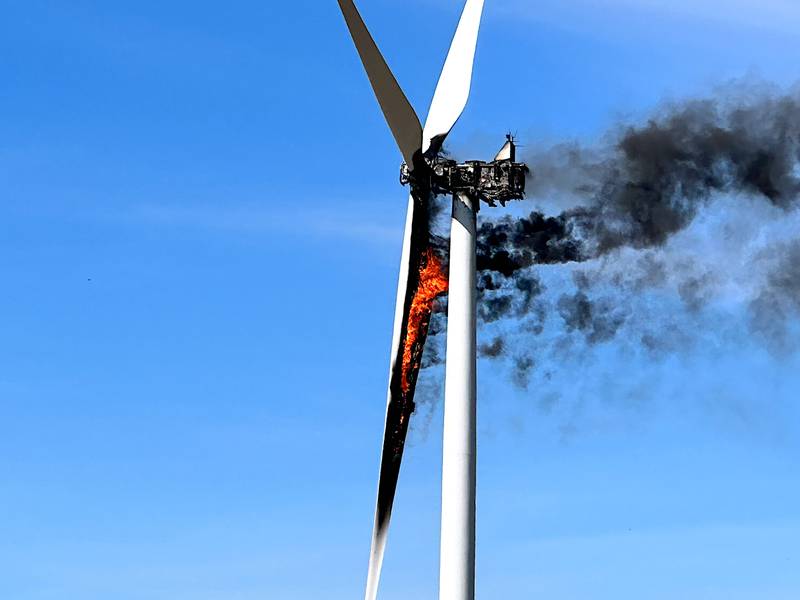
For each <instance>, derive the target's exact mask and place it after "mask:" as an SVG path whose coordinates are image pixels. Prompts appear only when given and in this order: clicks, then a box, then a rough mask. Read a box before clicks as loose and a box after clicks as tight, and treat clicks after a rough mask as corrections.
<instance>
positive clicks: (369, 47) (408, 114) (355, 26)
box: [339, 0, 422, 169]
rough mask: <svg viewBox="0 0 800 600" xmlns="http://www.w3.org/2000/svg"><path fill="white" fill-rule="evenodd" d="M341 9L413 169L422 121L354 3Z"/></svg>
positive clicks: (345, 1) (346, 0) (342, 0)
mask: <svg viewBox="0 0 800 600" xmlns="http://www.w3.org/2000/svg"><path fill="white" fill-rule="evenodd" d="M339 8H341V9H342V14H343V15H344V18H345V21H346V22H347V27H348V28H349V29H350V35H351V36H352V37H353V42H355V45H356V49H357V50H358V54H359V55H360V56H361V62H362V63H363V65H364V69H365V70H366V71H367V76H368V77H369V81H370V83H371V84H372V90H373V91H374V92H375V97H376V98H377V99H378V103H379V104H380V105H381V110H382V111H383V116H384V117H385V118H386V122H387V123H388V124H389V128H390V129H391V130H392V135H394V139H395V141H396V142H397V145H398V147H399V148H400V152H401V153H402V154H403V158H404V159H405V161H406V164H407V165H408V168H409V169H413V168H414V167H413V164H414V154H415V153H416V152H417V151H418V150H419V149H420V146H421V145H422V125H420V122H419V117H417V113H416V112H414V108H413V107H412V106H411V104H410V103H409V101H408V99H407V98H406V96H405V94H404V93H403V90H402V89H401V88H400V85H399V84H398V83H397V80H396V79H395V78H394V75H393V74H392V71H391V70H390V69H389V66H388V65H387V64H386V61H385V60H384V59H383V56H382V55H381V52H380V50H379V49H378V46H377V45H376V44H375V41H374V40H373V39H372V36H371V35H370V33H369V30H368V29H367V26H366V25H364V21H363V20H362V19H361V15H360V14H359V13H358V9H357V8H356V6H355V4H354V3H353V0H339Z"/></svg>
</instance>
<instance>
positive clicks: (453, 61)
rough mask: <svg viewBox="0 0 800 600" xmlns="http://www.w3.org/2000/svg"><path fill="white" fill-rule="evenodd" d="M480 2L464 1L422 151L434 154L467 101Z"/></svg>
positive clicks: (425, 132) (435, 97) (479, 21)
mask: <svg viewBox="0 0 800 600" xmlns="http://www.w3.org/2000/svg"><path fill="white" fill-rule="evenodd" d="M483 2H484V0H467V3H466V5H465V6H464V12H463V13H462V14H461V20H460V21H459V23H458V29H456V34H455V37H453V42H452V44H451V45H450V51H449V52H448V54H447V60H445V63H444V68H443V69H442V74H441V75H440V76H439V83H438V85H437V86H436V92H435V93H434V95H433V101H432V102H431V108H430V111H429V112H428V119H427V121H426V123H425V129H424V131H423V134H422V151H423V153H427V152H428V151H429V150H430V151H432V152H434V153H435V152H438V151H439V149H440V148H441V146H442V143H443V142H444V139H445V138H446V137H447V134H449V133H450V130H451V129H452V128H453V125H455V123H456V121H458V118H459V117H460V116H461V113H462V112H464V107H465V106H466V105H467V99H468V98H469V89H470V85H471V83H472V65H473V62H474V60H475V47H476V46H477V43H478V30H479V29H480V25H481V15H482V14H483Z"/></svg>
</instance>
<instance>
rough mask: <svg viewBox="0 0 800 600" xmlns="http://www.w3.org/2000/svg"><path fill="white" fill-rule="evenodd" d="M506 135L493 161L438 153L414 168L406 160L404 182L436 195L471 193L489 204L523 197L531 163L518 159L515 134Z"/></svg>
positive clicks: (402, 179) (402, 169)
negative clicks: (528, 164) (518, 160)
mask: <svg viewBox="0 0 800 600" xmlns="http://www.w3.org/2000/svg"><path fill="white" fill-rule="evenodd" d="M506 137H507V140H506V143H505V145H504V146H503V148H502V149H501V150H500V152H499V153H498V155H497V157H496V158H495V160H493V161H492V162H489V163H487V162H484V161H480V160H470V161H467V162H464V163H458V162H457V161H455V160H450V159H447V158H444V157H442V156H440V155H436V156H435V157H434V158H433V159H431V160H427V159H425V160H424V161H419V160H417V161H416V165H415V168H414V169H413V170H412V169H410V168H409V167H408V165H407V164H406V163H403V164H402V165H401V166H400V183H401V184H403V185H410V186H411V187H412V188H416V189H420V188H421V189H424V190H426V191H429V192H431V193H433V194H435V195H456V194H469V195H470V196H472V197H473V198H477V199H478V200H482V201H483V202H485V203H486V204H488V205H489V206H497V203H498V202H499V203H500V204H501V205H503V206H505V205H506V203H507V202H510V201H511V200H522V199H523V198H524V197H525V180H526V178H527V176H528V173H529V172H530V171H529V169H528V167H527V165H525V164H523V163H518V162H515V160H516V144H515V143H514V138H513V137H512V136H510V135H509V136H506Z"/></svg>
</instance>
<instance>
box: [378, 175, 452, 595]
mask: <svg viewBox="0 0 800 600" xmlns="http://www.w3.org/2000/svg"><path fill="white" fill-rule="evenodd" d="M420 193H425V194H427V192H420V191H419V190H415V191H413V192H412V194H411V197H410V198H409V200H408V213H407V215H406V228H405V235H404V237H403V253H402V259H401V263H400V276H399V279H398V283H397V302H396V305H395V318H394V331H393V335H392V349H391V360H390V364H389V390H388V394H387V403H386V420H385V426H384V433H383V446H382V449H381V466H380V475H379V478H378V497H377V501H376V506H375V524H374V528H373V531H372V546H371V549H370V557H369V571H368V575H367V588H366V594H365V598H366V600H375V597H376V595H377V593H378V583H379V580H380V574H381V566H382V564H383V554H384V550H385V549H386V538H387V535H388V530H389V522H390V521H391V517H392V506H393V504H394V496H395V491H396V489H397V479H398V476H399V474H400V463H401V461H402V458H403V449H404V446H405V441H406V435H407V433H408V425H409V422H410V420H411V415H412V413H413V412H414V392H415V389H416V383H417V374H418V372H419V364H420V362H419V361H421V356H422V355H421V349H422V348H424V344H425V337H426V336H427V326H428V321H427V320H425V319H424V318H423V320H420V312H419V311H420V306H421V305H420V304H419V302H418V301H419V298H420V290H421V289H423V285H422V283H421V282H422V281H423V270H424V271H425V273H430V266H431V264H432V263H431V262H430V261H431V258H430V256H431V255H430V248H429V236H430V232H429V225H428V219H429V215H428V213H427V206H428V204H427V203H428V201H429V199H428V198H425V199H424V200H423V199H422V198H420V197H417V196H418V195H419V194H420ZM437 264H438V263H437ZM424 281H425V282H427V285H426V286H425V287H424V289H425V290H428V289H430V282H431V280H430V279H428V278H426V279H424ZM423 295H424V294H423ZM429 298H431V299H432V297H429ZM412 306H413V307H415V309H413V310H414V314H415V315H416V320H415V319H412V318H411V313H412ZM430 306H432V305H431V304H429V305H428V308H430ZM423 310H424V309H423ZM429 316H430V315H428V317H429ZM423 321H424V324H422V325H421V323H423ZM412 323H413V325H412ZM412 330H413V331H414V332H415V334H416V335H415V336H413V337H410V336H412V333H411V332H412ZM415 349H417V350H419V352H420V354H418V355H415V354H414V353H415V352H416V351H417V350H415Z"/></svg>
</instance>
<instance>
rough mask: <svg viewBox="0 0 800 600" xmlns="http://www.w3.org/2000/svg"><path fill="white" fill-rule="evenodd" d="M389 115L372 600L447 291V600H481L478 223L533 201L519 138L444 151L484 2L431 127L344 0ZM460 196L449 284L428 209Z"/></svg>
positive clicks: (443, 592) (467, 21)
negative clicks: (390, 224) (391, 312)
mask: <svg viewBox="0 0 800 600" xmlns="http://www.w3.org/2000/svg"><path fill="white" fill-rule="evenodd" d="M338 1H339V7H340V8H341V10H342V14H343V15H344V18H345V21H346V23H347V26H348V28H349V30H350V34H351V36H352V38H353V41H354V42H355V45H356V49H357V50H358V53H359V55H360V57H361V61H362V63H363V65H364V69H365V70H366V72H367V76H368V77H369V80H370V83H371V85H372V89H373V91H374V93H375V96H376V98H377V100H378V103H379V104H380V107H381V110H382V111H383V115H384V117H385V118H386V121H387V123H388V125H389V128H390V129H391V131H392V134H393V136H394V138H395V141H396V142H397V145H398V147H399V149H400V153H401V154H402V156H403V158H404V160H405V162H404V164H403V165H402V166H401V171H400V181H401V182H402V183H403V184H404V185H408V186H409V188H410V191H411V194H410V197H409V201H408V212H407V216H406V226H405V233H404V236H403V250H402V257H401V262H400V277H399V282H398V287H397V302H396V305H395V320H394V332H393V336H392V347H391V354H390V364H389V391H388V398H387V407H386V421H385V429H384V436H383V448H382V453H381V466H380V475H379V478H378V498H377V502H376V508H375V524H374V528H373V534H372V545H371V548H370V559H369V569H368V574H367V585H366V593H365V599H366V600H375V598H376V596H377V592H378V582H379V579H380V572H381V567H382V564H383V556H384V551H385V549H386V539H387V533H388V527H389V521H390V519H391V513H392V506H393V503H394V495H395V490H396V488H397V479H398V476H399V472H400V462H401V460H402V456H403V447H404V444H405V439H406V434H407V432H408V424H409V420H410V418H411V415H412V413H413V412H414V391H415V387H416V381H417V375H418V373H419V368H420V364H421V359H422V351H423V348H424V345H425V338H426V336H427V329H428V324H429V320H430V315H431V310H432V306H433V302H434V300H435V298H436V296H437V295H439V294H441V293H443V292H444V291H446V290H447V289H448V288H449V300H448V315H447V364H446V372H445V376H446V382H445V408H444V443H443V457H442V522H441V548H440V551H441V555H440V582H439V597H440V599H441V600H473V598H474V593H475V470H476V469H475V465H476V385H475V382H476V373H475V371H476V341H475V305H476V270H475V269H476V257H475V238H476V216H477V212H478V208H479V204H480V202H481V201H484V202H485V203H487V204H489V205H490V206H495V205H496V203H497V202H500V203H501V204H503V205H505V203H506V202H507V201H509V200H515V199H521V198H522V197H523V195H524V189H525V177H526V174H527V172H528V169H527V167H526V166H525V165H523V164H520V163H517V162H515V160H516V157H515V147H514V141H513V138H511V136H507V141H506V143H505V145H504V146H503V148H502V149H501V151H500V153H499V154H498V155H497V157H496V158H495V160H494V161H492V162H491V163H485V162H482V161H469V162H466V163H461V164H459V163H457V162H456V161H454V160H449V159H447V158H444V157H443V156H442V155H441V150H442V144H443V143H444V141H445V139H446V137H447V135H448V134H449V133H450V131H451V129H452V128H453V126H454V125H455V123H456V121H457V120H458V119H459V117H460V116H461V113H462V112H463V111H464V108H465V107H466V104H467V99H468V97H469V91H470V85H471V81H472V67H473V61H474V57H475V48H476V45H477V40H478V31H479V29H480V22H481V16H482V13H483V4H484V0H467V1H466V4H465V7H464V11H463V13H462V15H461V19H460V21H459V24H458V28H457V29H456V33H455V36H454V38H453V41H452V44H451V46H450V50H449V52H448V55H447V59H446V60H445V64H444V68H443V69H442V73H441V75H440V77H439V83H438V84H437V86H436V91H435V93H434V96H433V101H432V102H431V106H430V110H429V111H428V118H427V120H426V122H425V127H424V128H423V127H422V126H421V124H420V121H419V118H418V117H417V115H416V113H415V111H414V109H413V107H412V106H411V104H410V103H409V101H408V99H407V98H406V96H405V95H404V93H403V91H402V89H401V88H400V86H399V84H398V83H397V80H396V79H395V78H394V75H393V74H392V72H391V70H390V69H389V67H388V66H387V64H386V61H385V60H384V59H383V56H382V55H381V53H380V51H379V50H378V47H377V45H376V44H375V42H374V40H373V39H372V36H371V35H370V33H369V31H368V30H367V27H366V26H365V25H364V22H363V20H362V18H361V15H360V14H359V12H358V10H357V9H356V7H355V4H354V3H353V0H338ZM436 195H452V196H453V213H452V219H451V234H450V267H449V269H450V272H449V282H447V283H445V282H444V275H443V273H442V271H441V263H440V258H439V257H438V256H437V255H436V252H435V251H434V249H433V248H432V247H431V244H430V229H429V228H430V222H429V208H430V204H431V202H432V199H433V197H434V196H436Z"/></svg>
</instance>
